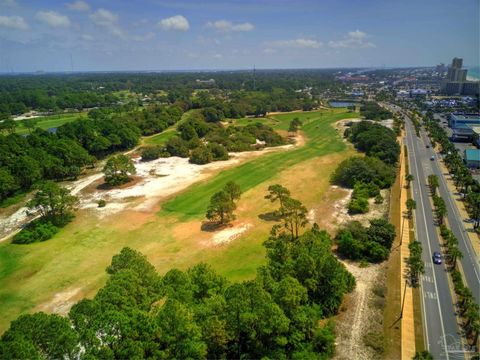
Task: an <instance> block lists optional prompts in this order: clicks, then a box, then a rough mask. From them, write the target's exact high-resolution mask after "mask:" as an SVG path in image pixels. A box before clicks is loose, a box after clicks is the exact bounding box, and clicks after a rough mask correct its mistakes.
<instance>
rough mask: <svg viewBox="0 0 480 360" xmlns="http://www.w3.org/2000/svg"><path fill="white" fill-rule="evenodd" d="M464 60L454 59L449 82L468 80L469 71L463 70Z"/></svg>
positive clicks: (449, 73) (450, 68) (449, 71)
mask: <svg viewBox="0 0 480 360" xmlns="http://www.w3.org/2000/svg"><path fill="white" fill-rule="evenodd" d="M462 65H463V59H460V58H453V60H452V65H450V67H449V69H448V73H447V79H448V81H458V82H465V81H466V80H467V69H462Z"/></svg>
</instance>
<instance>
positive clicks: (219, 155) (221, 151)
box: [207, 143, 229, 161]
mask: <svg viewBox="0 0 480 360" xmlns="http://www.w3.org/2000/svg"><path fill="white" fill-rule="evenodd" d="M207 147H208V149H209V150H210V152H211V153H212V156H213V160H214V161H217V160H228V158H229V156H228V152H227V149H225V147H224V146H223V145H220V144H215V143H210V144H208V146H207Z"/></svg>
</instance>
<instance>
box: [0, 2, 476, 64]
mask: <svg viewBox="0 0 480 360" xmlns="http://www.w3.org/2000/svg"><path fill="white" fill-rule="evenodd" d="M479 3H480V2H479V0H230V1H220V0H197V1H196V0H176V1H175V0H130V1H127V0H34V1H33V0H0V72H11V71H13V72H31V71H71V70H72V69H73V70H74V71H127V70H130V71H134V70H170V71H171V70H206V69H211V70H214V69H250V68H252V67H253V66H254V65H255V66H256V67H257V68H259V69H262V68H332V67H380V66H386V67H406V66H432V65H436V64H438V63H442V62H443V63H450V62H451V59H452V58H453V57H455V56H456V57H462V58H463V59H464V64H465V65H469V66H476V65H478V64H479V62H480V60H479V56H480V55H479V53H480V50H479V32H480V26H479V18H480V10H479Z"/></svg>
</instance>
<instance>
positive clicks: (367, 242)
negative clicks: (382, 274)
mask: <svg viewBox="0 0 480 360" xmlns="http://www.w3.org/2000/svg"><path fill="white" fill-rule="evenodd" d="M394 238H395V227H394V226H393V225H392V224H389V223H388V222H387V221H386V220H384V219H375V220H371V221H370V227H369V228H365V227H364V226H363V225H362V224H360V223H359V222H358V221H352V222H350V223H348V224H347V225H346V226H345V227H344V228H342V229H340V231H339V232H338V233H337V236H336V237H335V241H336V243H337V245H338V252H339V254H340V255H342V256H344V257H346V258H349V259H352V260H362V261H363V260H368V261H370V262H381V261H383V260H385V259H387V258H388V255H389V252H390V247H391V245H392V242H393V240H394Z"/></svg>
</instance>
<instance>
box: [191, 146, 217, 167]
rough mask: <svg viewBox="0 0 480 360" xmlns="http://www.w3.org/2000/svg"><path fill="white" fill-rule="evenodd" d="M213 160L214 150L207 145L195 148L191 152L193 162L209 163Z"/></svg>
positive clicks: (199, 163)
mask: <svg viewBox="0 0 480 360" xmlns="http://www.w3.org/2000/svg"><path fill="white" fill-rule="evenodd" d="M212 161H213V155H212V152H211V151H210V149H209V148H207V147H206V146H205V145H202V146H199V147H197V148H195V149H193V151H192V153H191V154H190V159H189V162H191V163H192V164H198V165H203V164H208V163H210V162H212Z"/></svg>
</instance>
